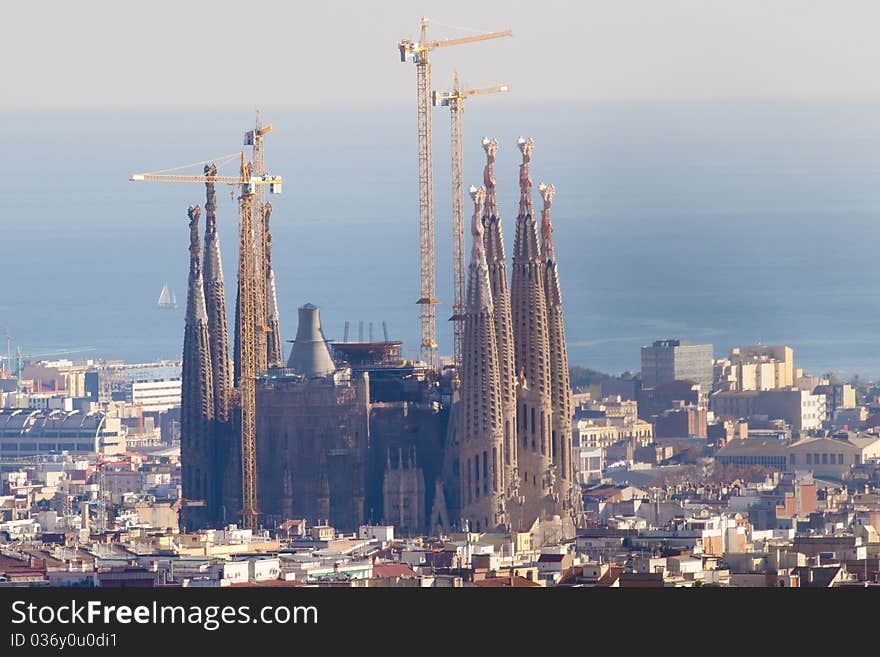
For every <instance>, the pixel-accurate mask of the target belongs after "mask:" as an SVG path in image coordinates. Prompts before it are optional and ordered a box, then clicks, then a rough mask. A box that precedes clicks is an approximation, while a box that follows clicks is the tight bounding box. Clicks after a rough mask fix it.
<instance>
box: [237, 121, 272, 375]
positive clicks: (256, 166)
mask: <svg viewBox="0 0 880 657" xmlns="http://www.w3.org/2000/svg"><path fill="white" fill-rule="evenodd" d="M273 130H274V127H273V126H272V124H271V123H270V124H268V125H265V126H264V125H263V122H262V117H261V116H260V111H259V110H257V119H256V123H255V125H254V129H253V130H248V131H247V132H246V133H244V145H245V146H252V147H253V158H252V163H253V164H252V173H253V175H255V176H257V177H260V176H264V175H266V156H265V143H264V141H263V140H264V138H265V136H266V135H268V134H269V133H270V132H272V131H273ZM253 203H254V209H253V212H254V216H255V217H256V222H257V224H258V229H259V238H258V240H257V250H256V253H255V259H254V266H255V268H256V274H255V275H256V299H255V304H254V307H255V315H254V317H255V318H256V321H257V324H256V326H255V327H254V330H255V331H256V335H257V343H256V349H255V354H256V363H257V371H258V372H264V371H266V369H268V366H269V362H268V352H269V349H268V342H267V339H268V340H274V341H277V344H278V350H279V351H280V337H279V336H273V335H270V333H271V332H272V329H271V327H270V326H269V325H268V323H267V312H268V311H267V308H268V305H267V304H268V299H267V298H266V295H267V280H268V276H269V263H268V253H269V239H270V237H269V215H270V214H271V213H272V204H271V203H267V202H266V195H265V190H264V188H263V187H257V188H256V189H255V190H254V198H253ZM273 364H274V363H273Z"/></svg>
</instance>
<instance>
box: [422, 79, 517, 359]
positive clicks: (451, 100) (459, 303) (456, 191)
mask: <svg viewBox="0 0 880 657" xmlns="http://www.w3.org/2000/svg"><path fill="white" fill-rule="evenodd" d="M506 91H510V86H509V85H506V84H495V85H492V86H491V87H483V88H481V89H462V88H461V87H460V86H459V83H458V71H455V74H454V77H453V84H452V91H435V92H433V93H432V95H431V102H432V104H433V105H434V107H436V106H437V105H442V106H443V107H448V108H449V118H450V126H451V127H450V135H451V143H452V269H453V293H454V295H455V298H454V300H453V303H452V317H450V318H449V319H450V321H452V322H453V325H452V327H453V328H452V330H453V345H454V354H455V366H456V367H457V368H459V371H460V370H461V350H462V342H463V340H464V318H465V315H464V295H465V275H464V268H465V267H464V156H463V155H462V147H461V144H462V113H463V112H464V101H465V99H467V98H473V97H475V96H485V95H487V94H497V93H503V92H506Z"/></svg>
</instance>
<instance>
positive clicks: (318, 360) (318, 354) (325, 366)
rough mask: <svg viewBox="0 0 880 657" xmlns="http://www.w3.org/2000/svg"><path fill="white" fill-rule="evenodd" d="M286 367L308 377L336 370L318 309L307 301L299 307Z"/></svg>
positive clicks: (316, 376)
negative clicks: (294, 334) (293, 338)
mask: <svg viewBox="0 0 880 657" xmlns="http://www.w3.org/2000/svg"><path fill="white" fill-rule="evenodd" d="M287 367H288V368H290V369H292V370H293V371H294V372H296V373H297V374H303V375H304V376H306V377H308V378H310V379H311V378H319V377H323V376H327V375H328V374H332V373H333V372H334V371H336V365H335V364H334V363H333V359H332V358H331V357H330V349H328V347H327V340H326V339H325V338H324V331H323V330H322V329H321V314H320V309H319V308H318V307H317V306H315V305H312V304H310V303H307V304H305V305H304V306H301V307H300V309H299V326H297V329H296V340H294V341H293V349H291V350H290V358H289V359H288V360H287Z"/></svg>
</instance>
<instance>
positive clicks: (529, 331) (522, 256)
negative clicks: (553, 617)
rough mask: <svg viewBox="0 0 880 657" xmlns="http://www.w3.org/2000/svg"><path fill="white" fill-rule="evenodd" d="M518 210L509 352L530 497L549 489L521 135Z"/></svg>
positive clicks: (546, 384)
mask: <svg viewBox="0 0 880 657" xmlns="http://www.w3.org/2000/svg"><path fill="white" fill-rule="evenodd" d="M517 145H518V146H519V149H520V151H521V152H522V164H521V165H520V169H519V187H520V201H519V215H518V216H517V218H516V235H515V239H514V246H513V272H512V275H511V286H510V287H511V316H512V319H513V335H514V356H515V365H516V372H517V374H518V375H519V377H520V380H521V385H520V390H519V391H518V402H519V403H518V411H519V414H520V416H521V417H519V420H520V421H519V427H518V430H517V431H518V435H519V441H520V442H519V470H520V473H521V475H522V476H523V481H524V482H526V483H527V490H530V491H531V492H530V493H528V494H527V495H526V497H527V499H528V500H530V501H532V502H535V501H537V500H538V499H539V497H541V496H543V495H546V494H549V493H550V492H551V489H550V487H551V483H552V473H551V464H552V459H553V456H552V442H551V416H552V407H551V399H550V398H551V390H550V362H549V360H550V358H549V357H550V353H549V352H550V343H549V337H548V333H547V306H546V300H545V296H544V276H543V264H542V262H541V253H540V249H539V247H538V234H537V227H536V224H535V219H534V217H533V214H532V199H531V187H532V180H531V178H530V176H529V162H530V160H531V153H532V146H533V141H532V140H531V139H523V138H520V139H519V140H518V142H517Z"/></svg>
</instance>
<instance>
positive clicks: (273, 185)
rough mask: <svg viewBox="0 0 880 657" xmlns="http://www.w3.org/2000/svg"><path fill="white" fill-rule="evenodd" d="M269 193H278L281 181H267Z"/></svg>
mask: <svg viewBox="0 0 880 657" xmlns="http://www.w3.org/2000/svg"><path fill="white" fill-rule="evenodd" d="M269 193H270V194H280V193H281V183H280V182H273V183H269Z"/></svg>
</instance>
